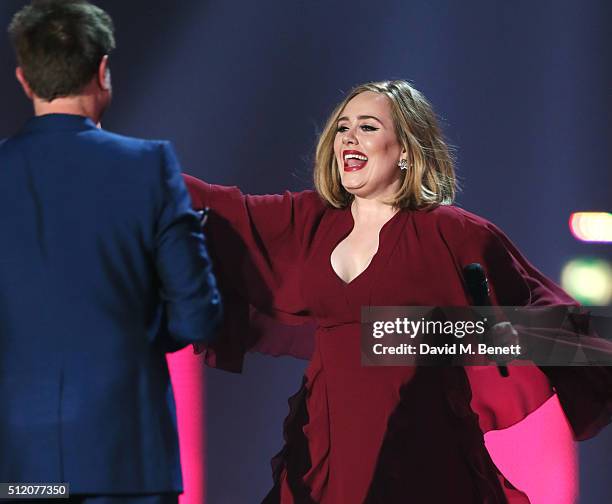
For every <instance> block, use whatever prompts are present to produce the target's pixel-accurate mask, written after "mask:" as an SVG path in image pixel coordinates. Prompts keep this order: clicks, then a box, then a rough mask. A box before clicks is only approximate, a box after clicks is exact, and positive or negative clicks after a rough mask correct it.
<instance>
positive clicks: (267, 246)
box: [184, 175, 325, 372]
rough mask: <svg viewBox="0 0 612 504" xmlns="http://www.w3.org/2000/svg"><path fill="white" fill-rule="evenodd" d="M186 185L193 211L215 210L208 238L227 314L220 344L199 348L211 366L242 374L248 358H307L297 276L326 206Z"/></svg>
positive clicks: (309, 331)
mask: <svg viewBox="0 0 612 504" xmlns="http://www.w3.org/2000/svg"><path fill="white" fill-rule="evenodd" d="M184 178H185V183H186V185H187V188H188V189H189V192H190V194H191V199H192V203H193V207H194V209H196V210H199V209H203V208H209V209H210V212H209V216H208V218H207V222H206V225H205V234H206V235H207V238H208V243H209V250H210V254H211V257H212V261H213V267H214V270H215V274H216V276H217V278H218V283H219V286H220V290H221V294H222V297H223V302H224V307H225V320H224V323H223V325H222V328H221V330H220V333H219V336H218V338H217V340H216V342H215V343H213V344H211V345H209V346H206V347H201V348H200V350H202V351H203V352H204V358H205V360H206V363H207V364H208V365H210V366H213V367H218V368H222V369H225V370H228V371H233V372H240V371H241V370H242V363H243V358H244V354H245V353H246V352H248V351H257V352H261V353H266V354H270V355H291V356H294V357H298V358H306V359H307V358H309V357H310V355H311V353H312V348H313V333H314V324H313V323H312V322H311V320H310V314H309V313H308V310H307V307H306V306H305V304H304V301H303V297H302V293H301V289H300V285H301V283H302V282H301V279H300V275H301V265H302V263H303V258H304V257H305V254H306V253H307V251H308V249H309V247H310V243H311V240H312V237H313V233H314V229H315V228H316V226H317V223H318V222H319V220H320V218H321V216H322V214H323V212H324V210H325V205H324V203H323V202H322V201H321V200H320V198H319V197H318V195H317V194H316V193H314V192H312V191H304V192H301V193H291V192H285V193H284V194H279V195H261V196H252V195H245V194H242V193H241V192H240V190H239V189H238V188H236V187H225V186H218V185H212V184H208V183H206V182H203V181H201V180H199V179H196V178H194V177H191V176H189V175H184Z"/></svg>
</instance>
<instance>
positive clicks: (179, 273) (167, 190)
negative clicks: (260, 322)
mask: <svg viewBox="0 0 612 504" xmlns="http://www.w3.org/2000/svg"><path fill="white" fill-rule="evenodd" d="M160 148H161V150H162V165H163V166H162V170H163V172H162V173H163V180H162V183H163V186H164V191H163V193H162V198H163V202H162V208H161V212H160V215H159V217H158V222H157V233H156V245H157V248H156V254H155V255H156V257H155V259H156V268H157V273H158V275H159V279H160V283H161V297H162V299H163V301H164V304H165V307H164V308H165V315H166V321H167V329H168V334H169V336H170V338H171V339H172V340H173V341H174V343H176V344H177V345H178V348H180V347H182V346H185V345H187V344H189V343H197V342H200V343H209V342H211V341H212V339H213V338H214V335H215V330H216V328H217V326H218V324H219V322H220V320H221V300H220V296H219V292H218V290H217V285H216V280H215V277H214V276H213V274H212V270H211V264H210V259H209V257H208V253H207V251H206V246H205V243H204V236H203V235H202V230H201V227H200V222H199V219H198V216H197V215H196V213H195V212H193V211H192V209H191V200H190V198H189V194H188V193H187V189H186V188H185V184H184V182H183V178H182V176H181V172H180V169H179V164H178V160H177V158H176V156H175V154H174V150H173V149H172V146H171V145H170V144H169V143H168V142H162V143H161V144H160Z"/></svg>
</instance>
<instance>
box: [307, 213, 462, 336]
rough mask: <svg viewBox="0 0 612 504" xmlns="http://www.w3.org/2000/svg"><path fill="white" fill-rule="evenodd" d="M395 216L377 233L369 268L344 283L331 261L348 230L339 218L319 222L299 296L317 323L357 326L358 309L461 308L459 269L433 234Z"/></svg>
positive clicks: (404, 217) (402, 215)
mask: <svg viewBox="0 0 612 504" xmlns="http://www.w3.org/2000/svg"><path fill="white" fill-rule="evenodd" d="M410 221H411V219H410V214H409V213H408V212H401V213H400V214H398V216H397V217H394V219H393V221H392V222H390V223H389V225H388V226H386V227H385V228H384V229H382V230H381V232H380V236H379V243H378V245H377V249H376V252H375V254H374V255H373V257H371V260H370V261H369V264H368V265H367V266H366V267H365V269H363V271H361V273H360V274H358V275H357V276H355V277H354V278H353V279H352V280H351V281H350V282H348V283H347V282H345V281H344V280H343V279H342V278H340V276H339V275H338V272H337V271H335V269H334V266H333V263H332V258H333V256H334V255H335V254H333V253H334V252H337V247H338V244H339V243H340V242H341V241H342V240H343V239H344V238H346V236H347V235H348V233H349V232H350V231H351V222H346V220H345V219H342V218H338V217H336V218H330V219H329V220H328V221H327V222H325V221H323V222H322V226H321V229H320V236H317V237H316V239H315V240H314V241H313V243H312V247H311V248H310V250H309V253H308V254H307V256H306V257H305V260H304V263H303V265H302V271H301V276H302V281H301V285H302V295H303V297H304V299H305V301H306V304H307V305H308V307H309V310H310V311H311V313H312V314H313V315H314V316H315V318H317V319H318V320H319V322H320V323H321V324H322V325H328V324H329V325H335V324H342V323H352V322H358V321H359V318H360V311H361V307H362V306H444V305H449V306H452V305H463V304H466V302H467V300H466V295H465V291H464V288H463V282H462V278H461V267H460V266H459V265H458V264H456V261H455V258H454V256H453V254H452V252H451V251H450V250H449V249H448V247H447V244H446V243H445V241H444V239H443V237H441V236H440V235H439V234H438V233H436V232H435V230H432V232H431V233H428V234H427V235H426V236H424V234H423V232H422V230H421V232H419V233H417V232H414V229H413V228H412V227H411V225H410Z"/></svg>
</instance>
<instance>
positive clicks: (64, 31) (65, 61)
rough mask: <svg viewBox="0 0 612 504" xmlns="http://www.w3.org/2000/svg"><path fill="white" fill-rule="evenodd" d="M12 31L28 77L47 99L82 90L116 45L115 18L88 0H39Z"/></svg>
mask: <svg viewBox="0 0 612 504" xmlns="http://www.w3.org/2000/svg"><path fill="white" fill-rule="evenodd" d="M8 31H9V35H10V37H11V41H12V42H13V45H14V47H15V51H16V53H17V61H18V64H19V66H20V67H21V68H22V70H23V74H24V76H25V79H26V81H27V82H28V84H29V86H30V88H31V89H32V91H33V92H34V94H35V95H36V96H38V97H39V98H42V99H44V100H48V101H51V100H53V99H55V98H60V97H63V96H72V95H77V94H79V93H80V92H81V91H82V90H83V88H84V87H85V86H86V85H87V84H88V83H89V82H90V81H91V79H92V78H93V77H94V76H95V75H96V72H97V70H98V67H99V65H100V61H101V60H102V58H103V57H104V55H106V54H109V53H110V52H111V51H112V50H113V49H114V48H115V37H114V34H113V31H114V27H113V21H112V19H111V18H110V16H109V15H108V14H107V13H106V12H104V11H103V10H102V9H100V8H99V7H96V6H95V5H92V4H90V3H89V2H87V1H85V0H34V1H33V2H32V3H30V4H29V5H27V6H25V7H24V8H23V9H21V10H20V11H19V12H17V14H15V16H14V17H13V20H12V21H11V24H10V26H9V30H8Z"/></svg>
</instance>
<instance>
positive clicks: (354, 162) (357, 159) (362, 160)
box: [342, 150, 368, 172]
mask: <svg viewBox="0 0 612 504" xmlns="http://www.w3.org/2000/svg"><path fill="white" fill-rule="evenodd" d="M342 159H343V160H344V171H345V172H354V171H358V170H361V169H362V168H363V167H365V165H366V164H367V163H368V156H366V155H365V154H364V153H363V152H359V151H356V150H345V151H344V152H343V153H342Z"/></svg>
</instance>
